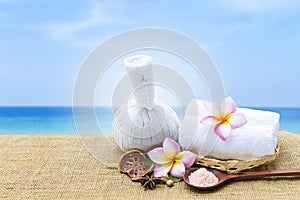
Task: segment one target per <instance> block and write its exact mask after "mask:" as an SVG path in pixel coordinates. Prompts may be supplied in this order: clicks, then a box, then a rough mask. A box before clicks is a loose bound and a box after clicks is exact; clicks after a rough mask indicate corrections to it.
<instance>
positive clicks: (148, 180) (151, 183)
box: [139, 175, 162, 190]
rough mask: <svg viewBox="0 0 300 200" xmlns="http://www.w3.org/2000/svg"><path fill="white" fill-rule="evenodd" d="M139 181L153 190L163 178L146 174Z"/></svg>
mask: <svg viewBox="0 0 300 200" xmlns="http://www.w3.org/2000/svg"><path fill="white" fill-rule="evenodd" d="M139 181H140V182H141V184H142V186H144V187H145V188H146V189H150V190H153V189H154V188H155V187H156V184H158V183H161V182H162V179H161V178H156V177H153V176H148V175H146V176H144V177H141V178H140V179H139Z"/></svg>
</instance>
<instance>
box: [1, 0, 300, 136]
mask: <svg viewBox="0 0 300 200" xmlns="http://www.w3.org/2000/svg"><path fill="white" fill-rule="evenodd" d="M299 21H300V2H299V1H293V0H285V1H283V0H265V1H259V0H252V1H250V0H220V1H217V0H212V1H192V0H187V1H183V0H174V1H167V0H163V1H121V0H114V1H108V0H99V1H97V0H89V1H84V0H76V1H52V0H51V1H50V0H33V1H28V0H0V92H1V95H0V134H77V131H76V127H75V123H74V120H73V113H72V96H73V90H74V83H75V81H76V77H77V74H78V73H79V71H80V67H81V64H82V63H83V61H84V60H85V59H86V58H87V57H88V55H89V53H90V52H91V51H92V50H93V49H95V48H96V47H97V45H99V44H101V43H102V42H104V41H105V40H107V39H109V38H111V37H113V36H114V35H117V34H119V33H121V32H124V31H127V30H132V29H137V28H143V27H158V28H166V29H170V30H175V31H178V32H180V33H182V34H184V35H186V36H188V37H190V38H191V39H193V40H194V41H195V42H197V43H199V44H200V45H201V46H203V47H204V49H205V50H206V52H207V54H208V55H209V56H210V58H211V59H212V60H213V62H214V63H215V64H216V67H217V69H218V71H219V73H220V75H221V77H222V80H223V83H224V87H225V90H226V94H227V95H229V96H232V97H233V99H234V100H235V101H236V103H237V105H238V106H242V107H251V108H255V109H262V110H270V111H274V112H278V113H280V114H281V119H280V124H281V129H282V130H287V131H290V132H293V133H298V134H300V92H299V86H298V85H299V84H298V82H299V74H300V62H299V57H300V23H299ZM131 53H133V54H134V53H138V52H131ZM146 53H147V52H146ZM148 53H149V55H153V57H154V58H155V59H156V60H157V61H158V62H160V63H162V64H165V65H168V66H170V67H171V68H172V69H174V70H175V71H177V72H178V73H179V74H182V75H183V76H184V78H185V79H186V80H187V82H188V83H189V84H190V86H191V88H193V89H194V90H195V92H196V95H197V97H198V98H201V99H202V98H203V99H207V98H209V91H207V88H206V86H205V83H204V82H203V79H202V78H201V77H196V76H195V73H194V72H193V70H192V69H191V68H192V67H191V66H189V65H188V64H187V63H184V62H182V61H181V60H180V59H179V58H178V57H174V55H167V53H166V52H164V53H162V52H154V51H153V52H151V51H149V52H148ZM124 56H125V55H124ZM123 58H124V57H121V58H120V59H119V60H117V61H115V62H114V63H112V65H111V66H109V69H108V70H107V71H106V74H104V75H103V76H102V80H101V81H99V85H98V87H97V91H95V112H96V114H97V117H98V122H99V126H100V127H101V130H102V131H103V132H104V133H105V134H111V132H112V120H113V110H112V108H111V106H112V105H111V102H112V100H111V98H112V95H113V91H114V89H115V86H116V83H117V82H118V80H120V79H121V78H122V76H124V74H125V73H126V71H125V69H124V67H123V66H122V59H123ZM167 93H168V92H166V91H164V90H161V91H160V90H159V89H158V92H157V97H158V98H159V99H160V100H161V101H163V102H165V103H167V104H169V105H171V106H173V107H175V110H176V112H177V113H178V115H179V117H180V118H182V114H183V112H184V110H181V109H180V108H178V107H176V106H178V104H177V103H176V97H172V94H171V93H168V94H167ZM166 94H167V95H166ZM170 96H171V97H170ZM174 99H175V100H174ZM87 123H88V122H87ZM87 131H90V132H93V130H87Z"/></svg>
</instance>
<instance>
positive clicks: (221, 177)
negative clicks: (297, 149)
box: [183, 168, 300, 190]
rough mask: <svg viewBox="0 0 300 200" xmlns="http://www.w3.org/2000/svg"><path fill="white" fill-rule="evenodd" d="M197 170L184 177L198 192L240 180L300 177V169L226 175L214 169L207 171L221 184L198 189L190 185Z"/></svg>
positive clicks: (188, 172)
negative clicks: (191, 175)
mask: <svg viewBox="0 0 300 200" xmlns="http://www.w3.org/2000/svg"><path fill="white" fill-rule="evenodd" d="M197 169H198V168H196V169H191V170H189V171H187V172H186V173H185V174H184V176H183V180H184V182H185V183H186V184H188V185H189V186H191V187H193V188H196V189H198V190H211V189H215V188H218V187H220V186H221V185H222V184H224V183H225V182H227V181H230V180H239V179H255V178H262V177H266V176H298V177H300V169H281V170H267V171H257V172H244V173H239V174H226V173H224V172H220V171H217V170H214V169H207V170H208V171H210V172H212V173H213V174H214V175H215V176H216V177H217V178H218V179H219V182H218V183H217V184H216V185H213V186H209V187H198V186H195V185H192V184H190V183H189V175H190V174H191V173H192V172H194V171H196V170H197Z"/></svg>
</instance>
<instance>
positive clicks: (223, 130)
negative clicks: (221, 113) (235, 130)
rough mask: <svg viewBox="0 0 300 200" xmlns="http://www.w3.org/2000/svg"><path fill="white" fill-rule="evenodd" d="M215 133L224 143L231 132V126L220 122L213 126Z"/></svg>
mask: <svg viewBox="0 0 300 200" xmlns="http://www.w3.org/2000/svg"><path fill="white" fill-rule="evenodd" d="M214 130H215V133H216V134H217V135H218V136H219V137H220V138H221V139H222V140H223V141H225V140H226V139H227V137H228V135H229V134H230V132H231V126H230V124H229V123H228V122H222V123H219V124H217V125H216V126H215V129H214Z"/></svg>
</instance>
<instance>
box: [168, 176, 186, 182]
mask: <svg viewBox="0 0 300 200" xmlns="http://www.w3.org/2000/svg"><path fill="white" fill-rule="evenodd" d="M169 179H170V180H172V181H174V183H178V182H180V181H182V180H183V179H182V178H176V177H174V176H171V175H170V174H169Z"/></svg>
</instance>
